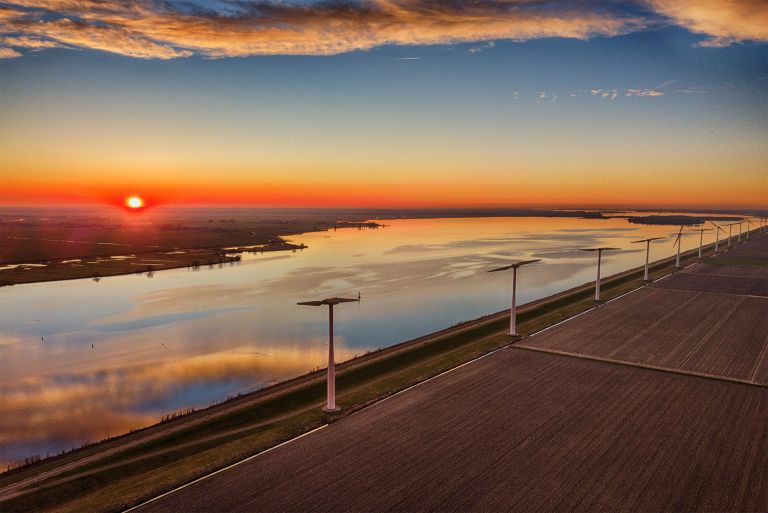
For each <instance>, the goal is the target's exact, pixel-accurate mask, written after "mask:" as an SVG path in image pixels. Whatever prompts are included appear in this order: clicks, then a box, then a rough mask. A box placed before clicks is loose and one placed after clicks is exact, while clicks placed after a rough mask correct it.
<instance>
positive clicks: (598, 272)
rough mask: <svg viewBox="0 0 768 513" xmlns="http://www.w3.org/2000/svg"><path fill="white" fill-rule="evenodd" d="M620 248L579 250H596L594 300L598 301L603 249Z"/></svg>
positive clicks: (614, 249)
mask: <svg viewBox="0 0 768 513" xmlns="http://www.w3.org/2000/svg"><path fill="white" fill-rule="evenodd" d="M618 249H620V248H584V249H582V250H581V251H597V279H596V280H595V301H600V262H601V261H602V259H603V251H616V250H618Z"/></svg>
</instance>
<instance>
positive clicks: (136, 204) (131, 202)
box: [125, 196, 144, 210]
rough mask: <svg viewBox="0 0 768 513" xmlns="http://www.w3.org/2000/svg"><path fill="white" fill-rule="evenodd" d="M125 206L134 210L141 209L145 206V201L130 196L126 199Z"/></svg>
mask: <svg viewBox="0 0 768 513" xmlns="http://www.w3.org/2000/svg"><path fill="white" fill-rule="evenodd" d="M125 206H127V207H128V208H132V209H134V210H135V209H139V208H141V207H143V206H144V200H143V199H141V198H140V197H138V196H130V197H128V198H125Z"/></svg>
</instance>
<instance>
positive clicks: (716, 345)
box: [517, 287, 768, 384]
mask: <svg viewBox="0 0 768 513" xmlns="http://www.w3.org/2000/svg"><path fill="white" fill-rule="evenodd" d="M766 318H768V298H760V297H747V296H736V295H731V294H714V293H708V292H690V291H681V290H666V289H659V288H653V287H648V288H645V289H641V290H638V291H637V292H634V293H633V294H630V295H629V296H627V297H625V298H622V299H621V300H619V301H615V302H613V303H608V304H605V305H602V306H600V307H599V308H597V309H596V310H593V311H591V312H589V313H587V314H585V315H582V316H581V317H578V318H575V319H572V320H571V321H569V322H567V323H565V324H563V325H561V326H559V327H558V328H557V329H553V330H548V331H544V332H542V333H539V334H536V335H533V336H531V337H529V338H527V339H525V340H523V341H521V342H520V343H518V344H517V345H518V346H520V347H523V348H531V349H540V350H547V351H553V352H558V353H564V354H571V355H576V356H586V357H591V358H599V359H605V360H610V361H615V362H620V363H630V364H638V365H645V366H650V367H656V368H660V369H668V370H672V371H684V372H691V373H698V374H704V375H707V376H713V377H721V378H727V379H734V380H741V381H747V382H753V383H759V384H768V374H766V364H765V362H764V360H765V359H766V358H768V356H766V353H768V349H766V347H767V346H768V322H766V321H765V319H766Z"/></svg>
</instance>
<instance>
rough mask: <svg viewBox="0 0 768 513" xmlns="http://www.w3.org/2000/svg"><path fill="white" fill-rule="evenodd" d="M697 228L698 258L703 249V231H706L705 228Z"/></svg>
mask: <svg viewBox="0 0 768 513" xmlns="http://www.w3.org/2000/svg"><path fill="white" fill-rule="evenodd" d="M698 230H699V260H701V258H702V256H701V255H702V250H703V249H704V232H708V231H709V230H707V229H706V228H698Z"/></svg>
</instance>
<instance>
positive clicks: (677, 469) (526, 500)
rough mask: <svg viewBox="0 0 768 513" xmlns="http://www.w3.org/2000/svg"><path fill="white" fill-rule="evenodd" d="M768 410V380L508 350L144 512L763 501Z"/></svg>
mask: <svg viewBox="0 0 768 513" xmlns="http://www.w3.org/2000/svg"><path fill="white" fill-rule="evenodd" d="M726 413H727V414H726ZM766 415H768V394H766V393H765V391H764V390H763V389H761V388H758V387H754V386H748V385H741V384H735V383H726V382H721V381H716V380H708V379H701V378H693V377H689V376H682V375H675V374H669V373H661V372H654V371H650V370H646V369H637V368H631V367H626V366H618V365H607V364H605V363H602V362H595V361H588V360H583V359H577V358H568V357H563V356H558V355H549V354H542V353H534V352H529V351H521V350H516V349H513V348H507V349H502V350H500V351H498V352H496V353H494V354H492V355H491V356H489V357H487V358H484V359H482V360H479V361H476V362H475V363H473V364H471V365H468V366H464V367H462V368H461V369H459V370H457V371H455V372H451V373H448V374H445V375H443V376H441V377H439V378H437V379H435V380H433V381H431V382H429V383H426V384H424V385H422V386H419V387H417V388H415V389H411V390H409V391H407V392H405V393H403V394H400V395H398V396H396V397H394V398H392V399H389V400H386V401H383V402H381V403H378V404H376V405H375V406H373V407H371V408H368V409H366V410H364V411H362V412H360V413H358V414H355V415H353V416H351V417H349V418H347V419H344V420H343V421H340V422H337V423H334V424H331V425H330V426H328V427H327V428H325V429H322V430H320V431H318V432H315V433H313V434H312V435H310V436H307V437H304V438H301V439H299V440H296V441H295V442H293V443H291V444H288V445H286V446H283V447H280V448H279V449H276V450H273V451H270V452H269V453H266V454H264V455H262V456H260V457H258V458H255V459H253V460H251V461H248V462H246V463H244V464H242V465H240V466H238V467H235V468H233V469H231V470H229V471H227V472H223V473H220V474H217V475H215V476H212V477H211V478H209V479H206V480H203V481H200V482H198V483H196V484H194V485H192V486H190V487H187V488H185V489H183V490H181V491H179V492H178V493H174V494H171V495H169V496H166V497H164V498H161V499H159V500H157V501H154V502H151V503H149V504H147V505H146V506H144V507H142V508H139V511H142V512H150V511H151V512H166V511H180V510H183V511H190V512H196V511H200V512H202V511H213V510H222V511H223V510H227V511H255V510H265V509H269V510H273V511H308V510H312V511H384V510H389V511H672V510H675V511H719V512H722V511H757V510H759V509H760V508H761V507H762V505H763V504H765V502H766V500H768V480H766V479H765V478H763V477H761V476H763V475H764V474H763V472H762V471H761V469H762V468H765V466H767V465H768V451H766V447H765V443H766V442H765V436H764V435H765V424H764V420H763V419H765V417H766ZM734 461H738V462H740V463H739V468H738V469H737V471H734V467H733V464H734ZM715 482H717V483H718V486H711V484H712V483H715ZM350 490H356V491H357V492H356V493H349V491H350Z"/></svg>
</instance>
